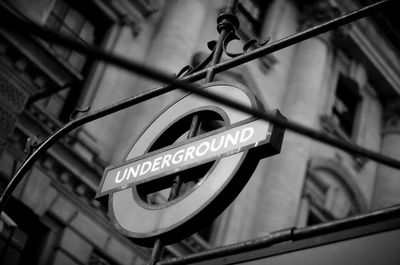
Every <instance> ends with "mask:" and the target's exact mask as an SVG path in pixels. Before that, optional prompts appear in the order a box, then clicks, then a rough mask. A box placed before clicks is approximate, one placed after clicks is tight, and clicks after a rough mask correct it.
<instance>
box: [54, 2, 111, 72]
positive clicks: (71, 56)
mask: <svg viewBox="0 0 400 265" xmlns="http://www.w3.org/2000/svg"><path fill="white" fill-rule="evenodd" d="M86 11H88V10H86ZM84 14H85V10H84V9H83V10H79V11H78V9H77V8H75V7H73V6H70V5H68V4H67V2H65V1H64V0H57V1H56V2H55V4H54V7H53V9H52V10H51V12H50V14H49V16H48V18H47V22H46V25H47V26H48V27H49V28H50V29H53V30H55V31H58V32H59V33H60V34H62V35H63V36H66V37H69V38H72V39H75V40H78V41H80V42H81V43H83V44H87V45H93V44H99V42H100V41H101V39H102V35H103V33H99V31H104V28H103V29H101V25H99V24H101V22H99V21H96V20H93V19H91V18H90V17H88V16H85V15H84ZM50 47H51V48H52V50H53V51H54V52H55V54H56V55H57V56H58V57H59V58H61V59H62V60H63V61H65V62H67V63H68V64H69V65H70V66H72V67H73V68H74V69H75V70H77V71H78V72H82V71H83V68H84V65H85V63H86V61H87V57H86V56H85V55H83V54H80V53H77V52H76V51H73V50H71V49H68V48H64V47H61V46H58V45H56V44H50Z"/></svg>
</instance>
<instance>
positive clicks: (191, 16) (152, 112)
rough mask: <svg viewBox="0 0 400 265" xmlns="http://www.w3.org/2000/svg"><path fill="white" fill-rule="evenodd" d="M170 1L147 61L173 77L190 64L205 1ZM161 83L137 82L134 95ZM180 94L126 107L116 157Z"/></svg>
mask: <svg viewBox="0 0 400 265" xmlns="http://www.w3.org/2000/svg"><path fill="white" fill-rule="evenodd" d="M167 4H168V6H167V7H166V10H165V13H164V16H163V18H162V19H161V21H160V23H159V28H158V30H157V32H155V35H154V38H153V40H152V43H151V46H150V48H149V50H148V53H147V57H146V60H145V63H146V64H147V65H149V66H151V67H154V68H157V69H160V70H162V71H164V72H167V73H171V76H172V74H173V73H177V72H178V71H179V70H180V69H182V68H183V67H184V66H185V65H188V64H190V61H191V58H192V55H193V51H194V48H195V46H196V44H197V40H198V33H199V32H200V30H201V27H202V25H203V21H204V17H205V12H204V6H203V3H201V2H200V1H198V0H176V1H168V2H167ZM159 85H160V84H159V83H157V82H154V81H152V80H145V79H141V80H140V81H139V82H138V83H137V84H136V85H135V84H133V85H132V89H135V90H134V93H133V94H139V93H143V92H145V91H148V90H150V89H153V88H155V87H157V86H159ZM179 95H181V92H180V91H178V90H177V91H173V92H170V93H167V94H164V95H162V96H159V97H157V98H153V99H151V100H149V101H147V102H146V103H143V104H140V105H138V106H135V107H133V108H131V109H128V110H126V111H125V117H124V119H123V127H122V128H121V129H120V131H119V135H118V136H117V137H118V143H117V145H116V149H115V151H114V154H113V160H114V161H118V160H121V158H122V157H123V155H124V154H125V153H126V151H127V148H128V147H129V145H131V144H132V143H133V141H134V140H135V139H136V138H137V136H138V134H139V133H140V132H141V131H142V130H143V128H145V127H146V125H147V124H148V123H150V122H151V121H152V120H153V119H154V117H155V116H156V115H157V114H158V113H159V112H160V111H162V110H163V109H164V108H165V107H166V106H167V105H168V104H169V103H170V102H171V101H172V100H173V99H175V98H177V97H178V96H179ZM160 129H161V128H160Z"/></svg>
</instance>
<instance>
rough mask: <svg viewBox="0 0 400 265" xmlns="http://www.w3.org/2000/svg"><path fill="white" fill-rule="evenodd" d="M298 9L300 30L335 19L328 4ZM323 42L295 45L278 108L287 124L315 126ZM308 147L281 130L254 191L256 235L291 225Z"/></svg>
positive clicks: (325, 54)
mask: <svg viewBox="0 0 400 265" xmlns="http://www.w3.org/2000/svg"><path fill="white" fill-rule="evenodd" d="M302 11H303V13H302V15H304V21H303V23H302V25H303V27H305V28H308V27H310V26H311V25H312V24H318V23H319V22H320V21H321V20H326V19H329V17H331V16H333V15H334V14H332V13H331V9H330V6H325V5H320V4H319V2H318V1H317V3H315V2H314V4H313V5H311V4H310V5H305V8H304V10H302ZM321 14H324V16H321ZM314 15H315V17H314ZM310 18H315V19H314V20H310ZM327 44H328V43H327V36H326V35H325V36H319V37H315V38H312V39H309V40H307V41H304V42H301V43H299V44H297V45H296V51H295V55H294V59H293V63H292V68H291V73H290V75H289V80H288V83H287V89H286V94H285V96H284V97H283V105H282V108H281V111H282V113H283V114H284V115H285V116H286V117H287V118H288V119H289V120H291V121H295V122H298V123H301V124H303V125H305V126H308V127H313V128H316V127H317V122H318V110H319V104H320V100H321V97H320V96H321V94H322V93H323V90H324V89H327V87H326V85H324V76H325V71H326V67H327V62H328V52H329V51H328V48H329V47H328V45H327ZM310 144H311V142H310V140H309V139H307V138H305V137H302V136H300V135H298V134H295V133H292V132H290V131H286V134H285V138H284V142H283V145H282V151H281V153H280V154H279V155H277V156H275V157H273V158H270V159H269V162H268V164H266V165H265V167H264V168H263V169H264V174H265V175H264V182H263V183H262V185H260V189H259V192H258V193H259V201H258V204H257V209H258V213H257V215H256V218H255V221H254V225H253V229H254V232H253V234H255V235H256V236H262V235H265V234H267V233H270V232H272V231H275V230H279V229H283V228H287V227H292V226H295V225H296V220H297V213H298V209H299V205H300V199H301V194H302V190H303V182H304V178H305V172H306V167H307V162H308V159H309V156H310V151H311V148H310Z"/></svg>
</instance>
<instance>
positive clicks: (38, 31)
mask: <svg viewBox="0 0 400 265" xmlns="http://www.w3.org/2000/svg"><path fill="white" fill-rule="evenodd" d="M389 3H395V1H394V0H383V1H380V2H377V3H375V4H372V5H369V6H367V7H364V8H362V9H360V10H357V11H353V12H351V13H349V14H345V15H343V16H341V17H339V18H336V19H333V20H331V21H328V22H326V23H323V24H322V25H320V26H316V27H313V28H311V29H309V30H305V31H303V32H300V33H298V34H294V35H292V36H289V37H287V38H284V39H282V40H278V41H276V42H274V43H271V44H269V45H266V46H265V47H261V48H258V49H255V50H253V51H251V52H248V53H246V54H243V55H241V56H238V57H236V58H234V59H231V60H229V61H226V62H222V63H219V64H216V65H215V66H213V71H214V73H219V72H222V71H225V70H228V69H230V68H233V67H235V66H238V65H240V64H243V63H246V62H249V61H251V60H254V59H255V58H258V57H260V56H264V55H266V54H269V53H272V52H274V51H277V50H280V49H283V48H285V47H288V46H291V45H293V44H295V43H298V42H300V41H303V40H306V39H308V38H311V37H314V36H317V35H318V34H321V33H324V32H327V31H329V30H332V29H334V28H337V27H339V26H342V25H345V24H347V23H350V22H352V21H355V20H357V19H360V18H362V17H365V16H367V15H369V14H370V13H372V12H374V11H377V10H379V9H381V8H383V7H386V6H388V4H389ZM0 14H1V15H0V27H2V28H6V29H11V30H16V31H19V32H21V33H25V34H29V35H33V34H34V35H37V36H39V37H42V38H45V39H46V40H48V41H53V42H55V43H58V44H61V45H64V46H68V47H70V48H73V49H75V50H77V51H79V52H82V53H85V54H87V55H90V56H93V57H94V58H96V59H98V60H102V61H105V62H108V63H112V64H114V65H117V66H120V67H122V68H124V69H127V70H130V71H132V72H136V73H138V74H140V75H143V76H145V77H148V78H153V79H155V80H157V81H160V82H166V83H168V84H169V85H166V86H163V87H159V88H156V89H153V90H151V91H150V92H147V93H144V94H141V95H139V96H136V97H132V98H129V99H126V100H124V101H121V102H119V103H116V104H114V105H111V106H108V107H106V108H104V109H101V110H99V111H96V112H94V113H91V114H88V115H86V116H84V117H82V118H79V119H77V120H75V121H72V122H70V123H68V124H66V125H65V126H64V127H62V128H60V129H59V130H58V131H56V132H55V133H54V134H52V135H50V136H49V137H48V138H47V139H46V140H45V141H44V142H43V143H42V144H41V145H40V146H39V147H38V148H37V150H36V151H35V152H34V153H33V154H32V155H31V156H30V157H28V159H26V161H25V162H24V163H23V164H22V165H21V167H20V168H19V169H18V171H17V173H16V174H15V175H14V177H13V178H12V179H11V181H10V182H9V184H8V186H7V187H6V189H5V190H4V192H3V194H2V196H1V198H0V212H2V211H3V210H4V206H5V204H6V202H7V201H8V199H9V198H10V196H11V194H12V192H13V191H14V189H15V188H16V186H17V185H18V183H19V182H20V181H21V180H22V178H23V176H24V175H25V174H26V172H27V171H28V170H29V169H30V168H31V167H32V166H33V164H34V163H35V162H36V161H37V160H38V158H39V157H40V156H41V155H42V154H43V153H44V152H46V150H47V149H48V148H50V147H51V146H52V145H53V144H54V143H56V142H57V141H58V140H59V139H60V138H61V137H63V136H65V135H66V134H68V133H69V132H71V131H72V130H73V129H76V128H77V127H79V126H81V125H83V124H85V123H88V122H90V121H93V120H96V119H99V118H101V117H104V116H107V115H109V114H112V113H115V112H117V111H120V110H122V109H125V108H127V107H130V106H133V105H135V104H137V103H140V102H143V101H145V100H147V99H150V98H152V97H155V96H158V95H161V94H163V93H166V92H169V91H171V90H173V89H174V88H180V89H183V90H185V91H189V92H192V93H195V94H198V95H201V96H203V97H206V98H208V99H211V100H214V101H216V102H219V103H222V104H225V105H227V106H229V107H233V108H237V109H239V110H241V111H244V112H247V113H248V114H251V115H253V116H255V117H258V118H260V119H263V120H265V121H269V122H272V123H275V124H277V125H278V126H281V127H284V128H286V129H288V130H291V131H294V132H297V133H299V134H302V135H305V136H308V137H309V138H312V139H314V140H317V141H320V142H323V143H326V144H328V145H331V146H334V147H337V148H339V149H341V150H344V151H346V152H353V153H358V154H360V155H362V156H365V157H367V158H370V159H372V160H374V161H377V162H380V163H382V164H385V165H387V166H390V167H394V168H397V169H400V161H398V160H395V159H393V158H390V157H387V156H382V155H381V154H379V153H377V152H373V151H371V150H369V149H365V148H363V147H360V146H357V145H349V144H348V143H346V142H343V141H340V140H337V139H336V138H332V137H329V136H326V135H324V134H322V133H320V132H318V131H315V130H313V129H310V128H307V127H305V126H302V125H300V124H297V123H294V122H291V121H284V120H281V119H277V118H276V117H274V116H273V115H270V114H269V113H263V112H260V111H257V110H253V109H249V108H248V107H246V106H242V105H241V104H237V103H236V102H233V101H231V100H228V99H226V98H224V97H221V96H218V95H215V94H214V93H209V92H206V91H204V90H200V89H198V88H197V87H196V86H194V85H192V84H190V83H188V82H189V81H197V80H200V79H201V78H204V77H205V75H206V72H207V69H205V70H202V71H199V72H196V73H194V74H192V75H190V76H187V77H185V78H183V79H180V80H176V79H172V78H171V77H170V76H169V75H168V74H165V73H163V72H160V71H157V70H155V69H152V68H149V67H147V66H145V65H142V64H139V63H137V62H135V61H131V60H127V59H125V58H124V57H122V56H117V55H112V54H109V53H106V52H104V51H103V50H101V49H98V48H95V47H91V46H86V45H83V44H81V43H79V42H77V41H74V40H71V39H68V38H65V37H62V36H59V35H58V34H57V33H54V32H52V31H50V30H47V29H44V28H42V27H40V26H38V25H36V24H33V23H31V22H26V21H22V20H20V19H18V18H16V17H15V16H13V15H12V14H10V13H8V12H5V11H4V10H0Z"/></svg>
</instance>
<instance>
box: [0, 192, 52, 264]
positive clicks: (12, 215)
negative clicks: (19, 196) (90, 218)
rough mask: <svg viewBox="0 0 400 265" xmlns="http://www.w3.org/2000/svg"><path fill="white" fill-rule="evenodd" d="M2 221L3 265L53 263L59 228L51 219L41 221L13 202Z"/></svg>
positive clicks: (0, 248)
mask: <svg viewBox="0 0 400 265" xmlns="http://www.w3.org/2000/svg"><path fill="white" fill-rule="evenodd" d="M5 212H6V213H7V214H9V216H7V215H5V214H2V216H1V218H0V222H3V228H2V229H1V230H0V264H10V265H24V264H32V265H35V264H37V265H39V264H50V261H51V259H52V253H53V252H54V248H55V246H56V243H57V242H58V238H59V229H60V226H59V224H58V223H56V222H55V221H54V220H53V219H51V218H50V217H48V216H44V217H42V218H39V217H38V216H37V215H35V214H34V213H33V212H32V211H31V210H30V209H29V208H28V207H26V206H25V205H23V204H22V203H21V202H18V201H16V200H13V199H11V200H10V202H9V203H8V205H7V207H6V211H5Z"/></svg>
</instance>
